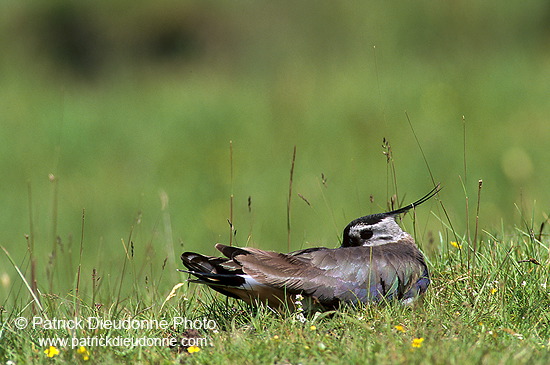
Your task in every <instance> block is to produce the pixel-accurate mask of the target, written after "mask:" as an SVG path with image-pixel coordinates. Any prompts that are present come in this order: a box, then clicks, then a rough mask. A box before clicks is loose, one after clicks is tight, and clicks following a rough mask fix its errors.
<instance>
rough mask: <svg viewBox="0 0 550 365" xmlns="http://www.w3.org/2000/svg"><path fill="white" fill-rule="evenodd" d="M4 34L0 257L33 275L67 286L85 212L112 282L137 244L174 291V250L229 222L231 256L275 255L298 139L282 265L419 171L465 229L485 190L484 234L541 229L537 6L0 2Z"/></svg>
mask: <svg viewBox="0 0 550 365" xmlns="http://www.w3.org/2000/svg"><path fill="white" fill-rule="evenodd" d="M0 19H1V22H0V45H1V49H2V52H1V55H0V123H1V133H0V151H1V152H0V168H1V170H2V177H1V179H0V181H1V183H0V184H1V185H0V186H1V189H0V206H1V209H0V228H1V236H0V244H1V245H2V246H4V247H6V248H7V250H8V251H9V252H10V253H11V255H12V257H13V258H14V260H15V261H16V263H17V264H18V265H21V267H22V269H25V270H27V271H26V272H27V273H28V267H29V264H28V258H29V254H28V248H27V247H28V244H29V242H30V241H32V242H33V243H34V252H35V256H36V259H37V272H38V273H41V274H44V273H45V274H47V275H58V276H59V277H61V276H63V275H65V274H67V275H69V276H70V275H74V272H75V267H76V265H77V264H78V255H79V247H80V241H81V236H82V211H83V209H85V219H84V220H85V223H84V234H83V237H84V239H83V251H82V270H83V273H84V274H83V275H85V276H86V278H87V279H86V280H89V278H88V277H89V275H90V273H91V272H92V269H93V268H96V269H97V270H98V272H99V275H101V276H102V277H104V278H108V277H111V276H112V278H117V277H118V276H119V275H120V267H121V262H122V261H123V260H124V249H123V244H122V243H121V241H124V243H125V244H126V245H128V246H130V245H129V243H128V238H129V237H130V232H132V233H131V241H132V242H133V252H134V255H135V257H136V258H139V260H138V259H136V262H139V265H138V268H137V269H136V270H141V271H140V272H145V274H144V275H145V276H147V275H148V276H149V277H156V278H158V273H159V272H164V273H165V274H163V275H164V279H163V280H162V283H160V284H159V285H160V286H163V287H165V288H168V289H169V288H171V287H172V285H173V284H174V283H175V282H177V280H181V279H182V278H183V275H181V274H179V273H176V272H175V270H174V269H175V268H176V267H180V266H181V265H180V262H179V255H180V254H181V252H183V251H187V250H199V251H201V252H203V253H206V254H214V253H215V252H214V248H213V244H214V243H215V242H224V243H228V242H229V240H230V238H229V237H230V235H231V234H230V227H229V224H228V219H229V218H232V222H233V224H234V228H235V229H236V232H234V238H233V243H234V244H237V245H243V246H244V245H253V246H256V247H260V248H266V249H274V250H287V200H288V190H289V176H290V167H291V161H292V154H293V148H294V146H296V151H297V152H296V159H295V166H294V178H293V187H292V189H293V190H292V192H293V195H292V201H291V246H290V248H291V250H294V249H299V248H303V247H308V246H315V245H325V246H328V247H335V246H337V245H339V239H340V235H341V232H342V229H343V227H344V226H345V225H346V224H347V223H348V222H349V221H351V220H352V219H354V218H356V217H359V216H362V215H366V214H371V213H376V212H380V211H385V210H386V209H387V208H388V205H387V201H388V200H389V199H390V197H391V196H392V195H394V194H396V193H397V200H398V202H399V204H398V205H402V204H408V203H410V202H412V201H414V200H415V199H417V198H419V197H421V196H422V195H424V194H425V193H427V192H428V191H429V190H430V189H431V188H432V187H433V182H432V178H431V176H430V171H431V174H432V175H433V180H434V181H436V182H441V183H442V185H443V186H444V189H443V190H442V192H441V196H440V197H441V199H442V202H443V204H444V206H445V208H446V210H447V212H448V214H449V216H450V218H451V220H452V223H453V227H454V228H455V229H456V230H457V232H458V233H459V235H464V234H466V232H467V231H466V229H467V220H466V217H467V214H466V211H465V209H466V207H465V205H466V204H465V201H466V199H465V197H466V196H468V197H469V206H470V214H469V224H470V225H471V226H473V224H474V223H473V222H474V216H475V205H476V202H477V193H478V190H477V189H478V180H479V179H483V189H482V192H481V204H480V219H479V222H480V223H479V224H480V227H481V228H482V229H484V230H487V231H488V232H492V233H495V232H496V233H498V232H502V231H504V232H505V233H509V232H511V231H513V230H514V225H518V226H519V225H521V224H522V222H523V220H525V221H527V222H528V224H531V223H533V225H534V226H535V227H537V228H538V227H539V226H540V224H541V223H542V222H544V221H545V219H547V214H548V212H549V209H548V208H549V201H550V191H549V188H548V187H549V185H550V178H549V176H550V167H549V163H548V162H549V157H550V152H549V147H548V145H549V142H550V124H549V119H550V102H549V100H550V98H549V97H550V3H549V2H548V1H547V0H529V1H515V0H514V1H508V2H505V3H503V2H501V1H483V2H479V1H453V2H438V3H434V2H432V1H423V0H421V1H414V2H410V1H409V2H399V3H388V2H383V1H351V2H348V1H346V2H333V1H316V2H307V3H306V2H298V3H296V2H293V1H278V2H270V3H265V2H246V3H244V2H242V3H235V2H218V1H175V0H162V1H157V2H147V1H137V2H136V1H125V0H118V1H106V2H78V1H67V0H55V1H48V2H42V1H31V0H26V1H13V0H5V1H3V2H2V4H1V5H0ZM407 116H408V118H409V119H410V124H409V121H408V119H407ZM411 125H412V127H413V128H414V132H413V129H412V128H411ZM415 134H416V138H417V139H418V142H417V140H416V138H415ZM384 139H386V140H387V141H389V145H390V146H391V157H392V158H393V160H392V161H393V162H392V163H390V164H388V162H387V158H386V156H385V155H384V154H383V152H387V148H384V147H383V140H384ZM230 141H231V142H230ZM419 145H420V147H421V148H420V147H419ZM230 146H231V147H230ZM423 154H424V155H425V158H426V161H424V157H423ZM426 162H427V164H428V166H429V170H430V171H429V170H428V167H427V164H426ZM392 171H395V176H394V175H393V172H392ZM395 182H397V186H396V184H395ZM231 194H233V196H234V199H233V212H232V213H231V212H230V196H231ZM298 194H299V195H298ZM431 211H433V212H434V213H435V215H437V216H439V217H442V218H443V217H444V214H443V212H442V211H441V208H440V205H439V204H438V203H437V202H436V200H432V201H430V202H429V203H426V204H425V207H423V208H422V209H419V210H418V211H417V219H416V226H417V230H418V232H417V235H418V237H419V241H420V242H421V244H422V247H423V248H424V250H425V251H427V252H428V254H429V253H430V252H433V251H435V247H436V246H437V245H438V244H439V241H440V238H439V233H438V232H440V231H441V230H444V227H443V226H442V224H441V223H440V222H439V220H438V219H437V218H436V217H435V216H434V214H432V213H431ZM444 220H445V219H444ZM404 224H405V226H406V227H408V228H411V227H412V220H411V219H410V218H408V219H406V221H404ZM25 235H28V236H29V238H27V239H26V238H25ZM447 235H448V233H445V234H444V235H443V236H444V239H446V237H447ZM501 238H502V236H501ZM52 252H56V253H55V255H56V256H58V257H53V256H52ZM2 256H3V253H2ZM61 257H64V258H65V259H63V260H61ZM56 260H57V261H56ZM0 262H1V264H0V267H1V268H0V276H1V278H2V283H3V287H2V289H1V290H3V293H4V294H6V293H10V288H11V286H10V285H9V284H10V283H14V282H19V279H18V278H17V277H16V276H15V274H14V270H12V268H11V267H10V265H9V262H8V261H7V260H6V258H5V257H2V258H1V259H0ZM56 262H59V264H56ZM61 262H63V264H61ZM53 268H55V270H54V269H53ZM52 271H55V274H52V273H51V272H52ZM155 273H157V276H155ZM71 277H72V276H71ZM104 280H107V279H104ZM114 282H116V280H114ZM38 285H39V287H44V288H43V290H44V291H47V288H45V286H46V285H45V283H44V281H42V282H41V281H40V280H39V282H38ZM86 285H90V284H89V283H88V281H86V283H85V284H83V286H86ZM54 291H55V286H54ZM0 293H2V292H0ZM0 304H1V303H0Z"/></svg>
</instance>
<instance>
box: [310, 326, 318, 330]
mask: <svg viewBox="0 0 550 365" xmlns="http://www.w3.org/2000/svg"><path fill="white" fill-rule="evenodd" d="M309 329H310V330H312V331H315V330H316V329H317V327H315V326H313V325H312V326H311V327H309Z"/></svg>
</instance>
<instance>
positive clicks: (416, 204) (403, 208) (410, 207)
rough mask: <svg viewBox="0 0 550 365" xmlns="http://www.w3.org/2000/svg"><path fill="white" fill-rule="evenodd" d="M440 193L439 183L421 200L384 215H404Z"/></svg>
mask: <svg viewBox="0 0 550 365" xmlns="http://www.w3.org/2000/svg"><path fill="white" fill-rule="evenodd" d="M440 191H441V183H438V184H437V185H436V186H435V187H434V188H433V189H432V190H430V192H429V193H428V194H426V195H424V196H423V197H422V198H420V199H418V200H417V201H415V202H414V203H412V204H409V205H407V206H404V207H402V208H399V209H396V210H392V211H391V212H387V213H385V214H387V215H397V214H401V213H405V212H406V211H409V210H411V209H413V208H415V207H417V206H419V205H420V204H422V203H424V202H426V201H427V200H429V199H431V198H432V197H433V196H435V195H436V194H437V193H439V192H440Z"/></svg>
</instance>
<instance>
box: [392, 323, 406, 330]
mask: <svg viewBox="0 0 550 365" xmlns="http://www.w3.org/2000/svg"><path fill="white" fill-rule="evenodd" d="M393 328H395V329H396V330H397V331H399V332H405V327H403V326H402V325H400V324H398V325H397V326H394V327H393Z"/></svg>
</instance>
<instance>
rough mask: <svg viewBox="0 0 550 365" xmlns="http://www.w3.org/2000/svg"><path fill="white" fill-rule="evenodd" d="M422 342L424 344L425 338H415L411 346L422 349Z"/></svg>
mask: <svg viewBox="0 0 550 365" xmlns="http://www.w3.org/2000/svg"><path fill="white" fill-rule="evenodd" d="M422 342H424V337H420V338H414V339H413V341H412V344H411V346H412V347H414V348H420V347H422Z"/></svg>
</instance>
